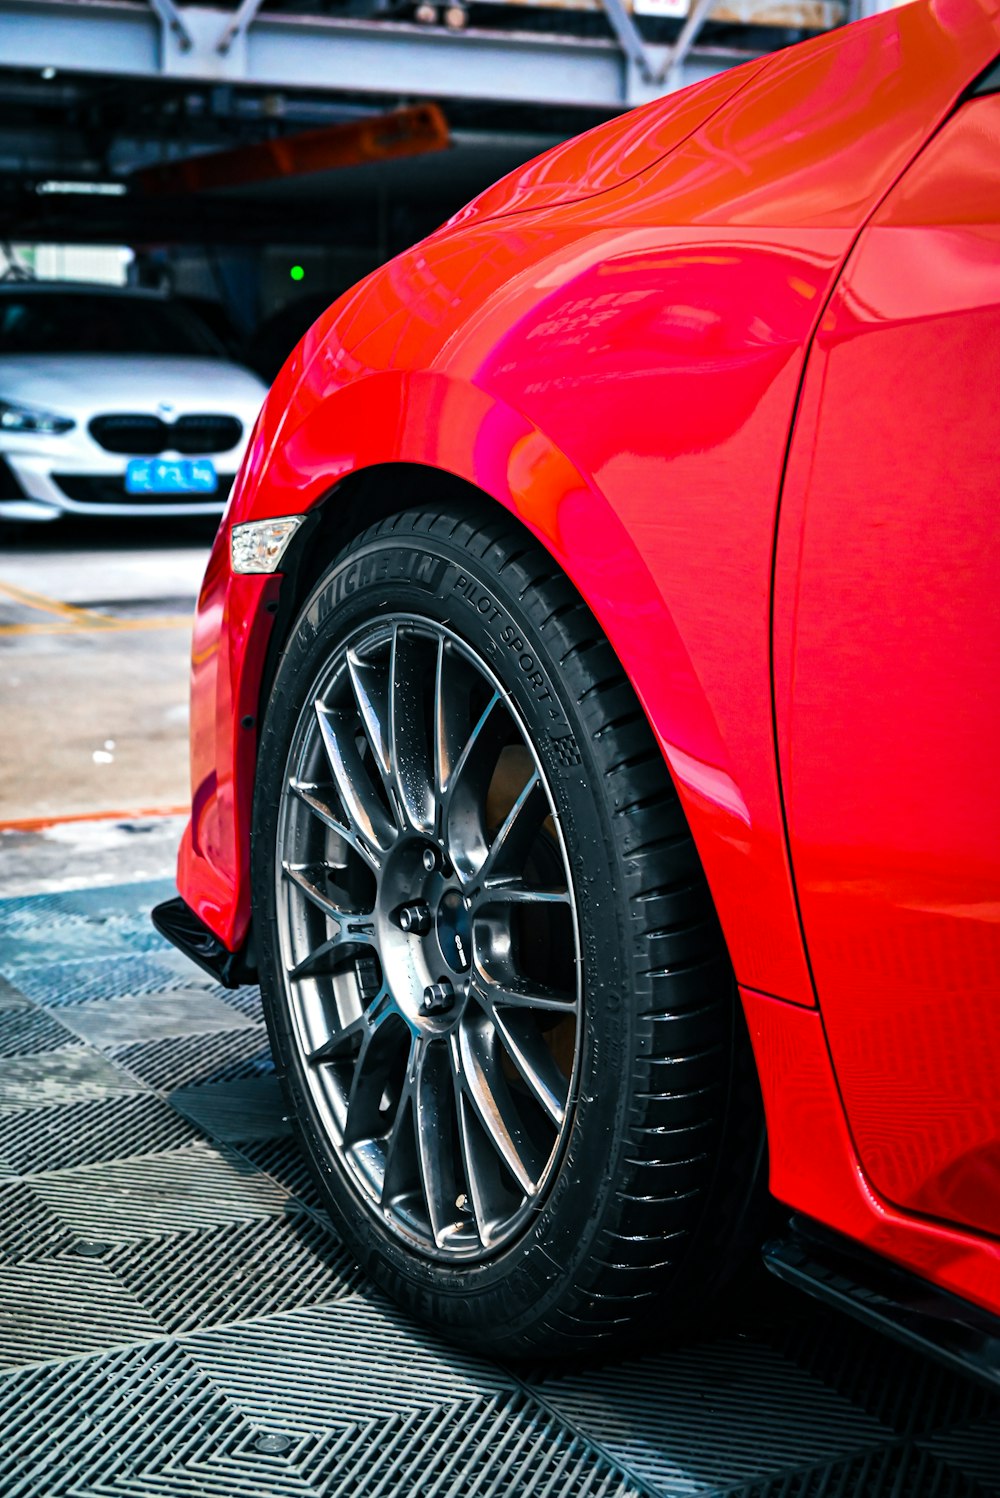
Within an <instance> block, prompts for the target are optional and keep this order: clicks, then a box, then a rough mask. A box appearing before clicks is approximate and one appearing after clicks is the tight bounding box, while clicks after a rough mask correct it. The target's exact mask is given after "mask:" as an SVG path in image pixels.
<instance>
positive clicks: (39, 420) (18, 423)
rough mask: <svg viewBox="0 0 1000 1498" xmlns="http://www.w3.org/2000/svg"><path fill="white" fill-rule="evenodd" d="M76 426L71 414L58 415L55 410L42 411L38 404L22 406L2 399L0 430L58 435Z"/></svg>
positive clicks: (43, 435)
mask: <svg viewBox="0 0 1000 1498" xmlns="http://www.w3.org/2000/svg"><path fill="white" fill-rule="evenodd" d="M75 426H76V422H75V421H74V420H73V419H72V417H70V416H57V415H56V414H55V413H54V412H53V411H40V410H39V409H38V407H37V406H20V405H17V404H16V403H15V402H14V401H4V400H0V432H20V433H31V434H32V435H34V436H37V437H57V436H58V435H59V433H60V432H68V431H70V430H71V429H72V428H73V427H75Z"/></svg>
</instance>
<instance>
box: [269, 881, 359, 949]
mask: <svg viewBox="0 0 1000 1498" xmlns="http://www.w3.org/2000/svg"><path fill="white" fill-rule="evenodd" d="M281 868H282V872H283V873H284V875H285V877H286V878H287V879H290V880H291V881H292V883H293V884H294V885H297V887H298V888H299V889H300V890H301V891H302V893H303V894H304V895H305V897H306V899H307V900H308V901H309V903H310V904H311V905H315V907H316V909H317V910H321V911H322V912H323V914H324V915H327V916H329V917H330V919H331V920H332V921H339V923H340V925H341V927H342V928H343V929H344V930H345V931H351V932H352V934H355V935H357V936H358V937H359V938H360V939H362V940H363V939H364V937H365V936H366V935H368V934H369V933H370V932H371V931H372V930H373V922H374V919H375V912H374V911H373V910H352V909H351V908H350V904H349V903H347V900H348V897H347V895H346V894H345V893H344V891H343V890H341V889H338V888H337V887H336V885H331V884H330V883H329V882H328V881H327V883H326V888H325V889H324V888H323V887H322V886H321V885H320V883H319V882H318V881H319V878H324V877H325V876H326V874H327V873H328V870H327V867H326V865H325V864H295V863H283V864H282V865H281ZM337 896H339V897H340V898H339V899H338V898H337Z"/></svg>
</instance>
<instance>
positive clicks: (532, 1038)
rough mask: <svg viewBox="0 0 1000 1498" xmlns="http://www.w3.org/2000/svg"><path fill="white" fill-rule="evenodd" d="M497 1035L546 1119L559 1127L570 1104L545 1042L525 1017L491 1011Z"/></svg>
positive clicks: (565, 1080)
mask: <svg viewBox="0 0 1000 1498" xmlns="http://www.w3.org/2000/svg"><path fill="white" fill-rule="evenodd" d="M493 1023H494V1025H495V1026H496V1031H497V1034H498V1035H499V1037H500V1040H501V1042H502V1044H503V1047H504V1049H505V1050H506V1052H507V1055H508V1056H509V1057H510V1059H511V1061H512V1062H513V1063H514V1066H515V1067H516V1068H517V1071H518V1073H519V1075H520V1076H521V1078H522V1080H523V1081H524V1083H525V1085H526V1086H527V1088H528V1090H529V1091H530V1092H531V1094H532V1096H533V1097H534V1098H535V1100H536V1102H538V1103H539V1105H540V1106H541V1108H542V1109H543V1111H544V1112H545V1113H546V1114H547V1115H548V1117H549V1120H550V1121H551V1122H552V1123H553V1124H555V1125H556V1127H561V1126H562V1123H563V1120H564V1119H565V1117H566V1106H567V1103H568V1101H569V1081H568V1080H567V1078H566V1077H564V1076H563V1074H562V1072H561V1071H560V1070H559V1066H558V1064H557V1062H556V1059H555V1057H554V1056H553V1054H552V1052H551V1051H550V1050H549V1048H548V1046H547V1045H546V1044H545V1039H544V1037H543V1036H542V1034H541V1033H540V1032H539V1030H538V1029H537V1028H536V1027H535V1025H534V1024H533V1022H532V1020H531V1018H530V1017H529V1016H527V1015H520V1014H518V1015H507V1016H504V1015H502V1014H498V1013H496V1012H494V1014H493Z"/></svg>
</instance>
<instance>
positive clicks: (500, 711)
mask: <svg viewBox="0 0 1000 1498" xmlns="http://www.w3.org/2000/svg"><path fill="white" fill-rule="evenodd" d="M509 733H510V715H509V713H508V711H507V709H506V705H505V704H504V702H503V699H502V697H501V696H500V693H499V692H494V693H493V695H492V697H491V698H490V699H489V701H488V702H487V704H486V706H485V707H484V708H483V710H482V712H481V713H480V715H479V717H478V718H477V720H476V722H475V723H474V724H473V726H472V729H471V731H470V733H469V734H468V736H467V738H466V741H465V745H464V747H463V749H462V751H461V753H460V754H459V756H458V759H457V760H456V761H455V767H454V769H453V770H452V772H451V774H450V776H449V778H448V789H447V791H446V793H445V797H444V803H443V806H442V814H441V824H442V830H443V832H444V835H445V838H446V840H447V843H448V846H449V847H450V849H451V852H452V862H453V863H454V865H455V869H456V871H457V873H458V875H459V877H460V878H461V879H463V880H465V881H466V882H468V881H469V880H470V879H472V878H474V877H475V875H476V873H477V872H478V870H479V869H480V868H481V867H482V865H483V862H484V860H485V858H486V854H487V847H486V825H485V803H486V793H487V790H488V788H489V783H490V780H491V778H492V775H493V771H494V769H495V768H496V764H497V760H498V759H499V756H500V751H501V749H502V748H503V745H504V740H505V738H507V737H509Z"/></svg>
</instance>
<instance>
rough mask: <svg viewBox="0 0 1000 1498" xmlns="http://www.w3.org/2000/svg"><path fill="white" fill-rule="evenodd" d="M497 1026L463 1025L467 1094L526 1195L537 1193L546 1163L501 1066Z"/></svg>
mask: <svg viewBox="0 0 1000 1498" xmlns="http://www.w3.org/2000/svg"><path fill="white" fill-rule="evenodd" d="M496 1038H497V1037H496V1029H495V1027H494V1026H493V1025H492V1024H490V1023H487V1024H485V1025H484V1024H477V1025H474V1026H473V1025H463V1026H462V1027H461V1029H460V1031H459V1056H460V1060H461V1067H462V1083H463V1091H464V1093H465V1096H466V1097H467V1098H468V1100H469V1102H470V1104H471V1105H472V1109H473V1111H474V1113H475V1115H476V1117H477V1119H478V1120H479V1123H480V1124H481V1126H482V1129H483V1132H484V1133H485V1135H486V1137H487V1139H488V1140H489V1142H490V1144H491V1145H492V1146H493V1148H494V1149H495V1150H496V1152H497V1154H498V1155H499V1157H500V1159H501V1160H502V1161H503V1163H504V1165H505V1166H506V1167H507V1169H508V1170H509V1171H510V1173H511V1175H512V1176H513V1177H514V1180H515V1181H516V1182H517V1185H518V1188H519V1189H520V1190H521V1191H522V1192H523V1194H524V1195H525V1196H534V1194H535V1190H536V1182H537V1180H538V1176H539V1175H540V1174H541V1167H542V1164H543V1163H544V1162H542V1161H540V1160H539V1159H538V1151H537V1149H536V1148H535V1146H534V1144H533V1143H532V1141H531V1140H530V1139H529V1138H528V1136H527V1134H526V1133H525V1130H524V1126H523V1123H522V1122H521V1119H520V1117H519V1116H518V1109H517V1105H516V1103H515V1101H514V1099H513V1097H512V1096H511V1092H510V1088H509V1086H508V1083H507V1079H506V1077H505V1076H504V1074H503V1070H502V1068H501V1065H500V1056H499V1049H498V1046H497V1044H496Z"/></svg>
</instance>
